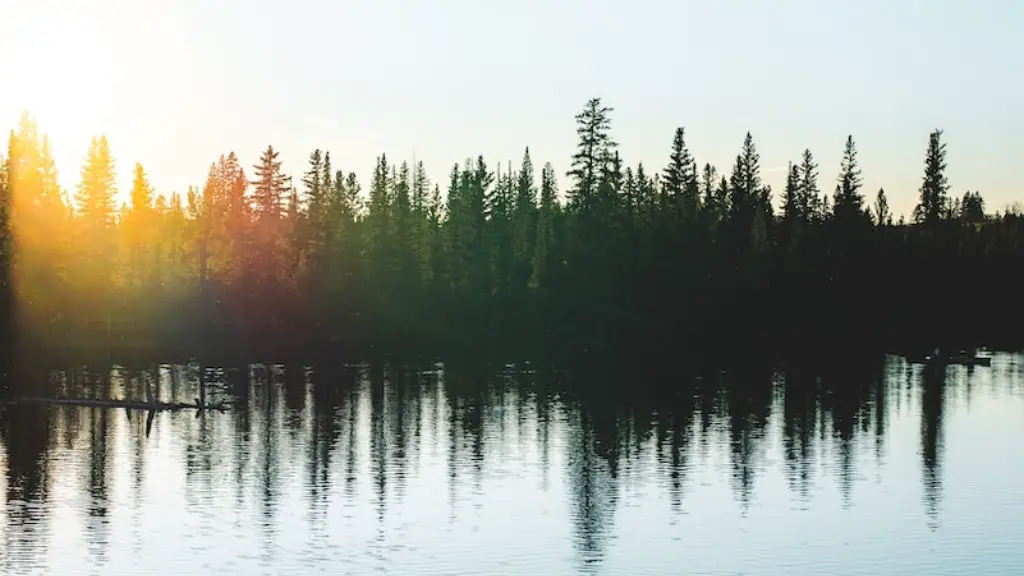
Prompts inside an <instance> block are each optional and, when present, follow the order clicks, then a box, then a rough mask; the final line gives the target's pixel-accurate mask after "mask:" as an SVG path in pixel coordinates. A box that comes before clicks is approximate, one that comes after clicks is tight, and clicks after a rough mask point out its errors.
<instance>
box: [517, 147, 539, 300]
mask: <svg viewBox="0 0 1024 576" xmlns="http://www.w3.org/2000/svg"><path fill="white" fill-rule="evenodd" d="M514 210H515V216H514V218H513V226H514V228H515V232H514V235H515V238H514V252H515V259H516V268H517V272H516V274H517V277H516V284H517V286H525V285H526V283H527V281H528V280H529V277H530V273H531V267H532V260H533V256H534V247H533V245H534V242H535V241H536V240H537V231H536V224H537V223H536V219H537V214H536V213H537V190H536V187H535V184H534V175H533V161H532V160H531V159H530V149H529V148H527V149H526V150H525V151H524V152H523V162H522V166H520V168H519V172H518V173H517V174H516V198H515V208H514Z"/></svg>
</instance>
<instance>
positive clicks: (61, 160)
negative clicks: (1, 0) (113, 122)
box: [0, 0, 121, 189]
mask: <svg viewBox="0 0 1024 576" xmlns="http://www.w3.org/2000/svg"><path fill="white" fill-rule="evenodd" d="M7 4H8V6H9V8H4V11H5V12H8V14H6V15H5V16H6V17H9V18H10V21H9V22H8V23H7V25H5V28H6V29H7V30H6V31H5V32H6V36H7V38H5V39H4V40H3V41H2V42H3V43H5V44H7V46H6V48H7V50H6V53H8V54H16V55H17V57H16V58H13V59H11V60H9V61H7V63H6V64H5V66H6V67H7V70H6V71H5V78H4V81H5V86H4V94H3V95H2V96H0V110H2V112H3V117H4V118H5V119H6V120H7V122H9V123H10V125H14V124H15V123H16V122H17V120H18V117H19V116H20V115H21V113H22V111H28V112H29V113H30V114H31V115H32V117H33V118H34V119H35V120H36V122H37V123H38V125H39V128H40V130H42V131H43V132H45V133H46V134H47V136H48V137H49V140H50V145H51V148H52V152H53V155H54V158H55V160H56V161H57V164H58V167H59V169H60V170H61V185H62V186H63V187H65V188H69V189H70V188H72V187H73V186H74V183H75V182H77V180H78V174H77V169H78V167H79V166H80V165H81V158H82V157H83V156H84V154H85V152H86V150H87V149H88V145H89V139H90V138H91V137H92V136H94V135H96V134H100V133H102V132H103V131H104V125H108V126H109V120H110V116H111V112H112V110H111V109H112V105H111V102H112V98H111V96H112V94H113V93H114V92H115V91H116V90H119V89H120V88H121V87H119V86H118V85H117V84H116V82H114V80H115V75H114V73H113V71H112V70H111V66H110V61H111V48H112V39H111V38H110V36H109V35H108V34H106V33H105V28H106V26H102V25H100V22H98V20H99V18H98V16H99V15H97V14H95V13H94V12H92V11H91V10H90V4H91V3H80V2H75V1H73V0H63V1H61V0H57V1H54V0H51V1H44V0H37V1H22V2H17V3H7Z"/></svg>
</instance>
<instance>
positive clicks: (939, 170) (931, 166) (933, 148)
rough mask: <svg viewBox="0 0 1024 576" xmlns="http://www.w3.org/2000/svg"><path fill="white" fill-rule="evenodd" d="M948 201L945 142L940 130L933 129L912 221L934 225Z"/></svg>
mask: <svg viewBox="0 0 1024 576" xmlns="http://www.w3.org/2000/svg"><path fill="white" fill-rule="evenodd" d="M948 201H949V181H948V180H947V179H946V144H945V143H944V142H943V141H942V130H935V131H933V132H932V133H931V135H929V137H928V151H927V153H926V155H925V161H924V181H923V182H922V184H921V197H920V201H919V202H918V204H917V207H916V208H915V209H914V221H915V222H918V223H920V224H925V225H928V226H934V225H935V224H937V223H938V222H940V221H941V220H942V219H943V216H944V211H945V208H946V203H947V202H948Z"/></svg>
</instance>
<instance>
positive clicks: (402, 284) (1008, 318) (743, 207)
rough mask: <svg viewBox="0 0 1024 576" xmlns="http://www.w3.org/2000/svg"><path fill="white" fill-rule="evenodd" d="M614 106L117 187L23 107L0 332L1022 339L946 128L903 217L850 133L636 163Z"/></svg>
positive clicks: (656, 355) (818, 346)
mask: <svg viewBox="0 0 1024 576" xmlns="http://www.w3.org/2000/svg"><path fill="white" fill-rule="evenodd" d="M613 112H614V110H613V109H612V108H611V107H610V106H608V105H606V104H605V103H603V102H602V100H601V99H599V98H594V99H591V100H589V101H587V102H586V103H585V105H584V106H583V108H582V110H581V111H580V112H579V114H577V115H576V117H575V126H576V133H577V136H578V146H577V149H576V150H575V152H574V153H573V155H572V157H571V159H570V163H569V164H568V167H569V169H568V170H567V171H565V172H557V171H556V170H555V168H554V167H553V166H552V164H550V163H545V164H543V165H541V164H539V163H538V164H535V163H534V161H533V159H532V158H531V156H530V151H529V149H528V148H527V149H526V150H525V151H524V153H523V158H522V160H521V162H520V163H519V165H518V166H512V165H501V164H495V163H492V162H489V161H488V160H485V159H484V158H483V157H477V158H471V159H467V160H465V161H464V162H461V163H456V164H454V165H453V166H452V167H451V170H450V174H449V176H448V178H447V181H443V182H431V181H430V180H429V179H428V177H427V171H426V168H425V167H424V166H423V164H422V163H417V164H415V165H409V164H407V163H404V162H403V163H400V164H397V165H396V164H395V163H393V162H391V161H389V159H388V158H387V156H385V155H383V154H382V155H380V156H379V157H378V159H377V163H376V167H375V169H374V170H373V173H372V174H371V175H370V178H369V180H368V185H367V186H366V188H365V189H364V187H363V185H361V184H360V178H359V177H357V175H356V174H354V173H351V172H348V173H346V172H345V171H343V170H341V169H338V168H337V166H339V165H341V162H338V159H336V158H332V157H331V155H330V153H329V152H328V151H325V150H314V151H313V152H312V153H310V154H309V158H308V165H307V166H306V167H305V168H304V169H303V171H302V173H301V174H294V175H288V174H285V173H284V171H283V170H282V166H281V162H280V161H279V159H278V152H277V151H276V150H275V149H274V148H273V147H271V146H268V147H267V148H266V149H265V151H264V152H263V154H262V155H261V157H260V158H259V160H258V162H257V163H256V164H255V165H254V166H252V167H246V166H243V164H242V162H241V161H240V160H239V158H238V157H237V156H236V155H235V153H233V152H229V153H226V154H225V155H223V156H221V157H220V158H218V159H216V161H214V162H213V163H212V164H211V165H210V168H209V173H208V174H207V176H206V180H205V183H204V184H203V185H202V186H199V187H192V188H189V189H188V190H187V191H185V192H184V193H177V192H175V193H170V194H162V193H157V192H156V191H155V190H154V189H153V186H152V185H151V184H150V183H149V181H148V179H147V175H146V171H145V169H144V167H143V166H142V165H136V166H135V169H134V179H133V182H132V185H131V190H130V192H129V194H128V195H127V201H126V202H124V203H123V204H122V205H118V203H117V201H116V198H118V193H117V192H118V191H117V186H116V183H115V177H114V174H115V171H114V166H115V164H114V158H113V157H112V153H111V149H110V144H109V143H108V141H107V139H106V138H105V137H102V136H101V137H97V138H94V139H93V140H92V142H91V144H90V146H89V149H88V153H87V154H86V157H85V160H84V162H83V166H82V168H81V178H80V180H81V182H80V184H79V185H78V186H77V188H76V189H75V190H74V191H73V192H71V193H69V192H67V191H66V190H65V189H63V188H62V187H61V185H60V183H59V182H58V179H57V173H56V167H55V164H54V161H53V159H52V157H51V154H50V149H49V144H48V142H47V137H46V136H45V135H44V134H42V133H41V132H40V130H39V128H38V127H37V126H36V125H35V123H34V121H33V120H32V119H31V117H30V116H29V115H28V114H26V115H24V116H23V117H22V119H21V121H20V123H19V125H18V126H17V127H16V128H15V129H14V130H12V131H11V133H10V138H9V141H8V146H7V151H6V154H4V155H3V157H2V162H0V259H2V266H0V270H2V272H0V274H2V276H0V286H2V287H0V306H2V308H0V316H2V317H3V319H4V323H3V326H2V328H0V331H2V333H3V337H4V342H6V343H7V346H5V349H6V350H7V353H9V354H13V353H14V352H12V350H43V351H46V352H47V353H48V354H54V355H64V354H72V355H73V354H75V353H77V352H76V351H80V350H82V349H86V348H88V349H90V350H92V349H95V348H97V347H99V348H102V349H104V350H107V351H108V352H109V351H111V350H113V351H114V353H116V354H144V355H148V356H150V357H153V358H158V359H160V361H170V359H171V358H179V357H190V356H200V355H201V356H203V357H206V358H221V357H235V358H239V357H244V358H250V359H253V361H257V360H256V359H259V360H274V361H277V360H283V359H290V360H291V359H321V360H334V359H340V360H344V361H361V360H368V359H379V358H388V357H408V358H417V359H431V360H436V359H443V358H459V357H466V358H474V357H487V358H492V359H494V360H500V361H503V362H508V361H522V360H530V361H535V362H553V363H563V362H564V363H571V362H585V363H586V362H598V361H609V360H610V361H615V362H618V361H625V360H626V359H628V360H647V361H652V360H659V359H667V361H670V362H678V361H682V360H684V359H690V360H694V361H696V360H708V359H715V358H720V359H722V358H729V357H733V356H736V355H741V356H743V357H748V356H750V355H754V356H760V357H767V356H777V355H808V354H824V355H833V354H843V353H846V352H848V351H851V350H864V351H868V350H869V351H872V352H879V351H895V350H905V349H909V348H924V347H927V348H931V347H934V346H977V345H988V346H1009V345H1014V344H1016V342H1014V337H1015V332H1016V329H1015V327H1016V326H1017V325H1019V324H1020V322H1021V321H1022V320H1024V313H1022V311H1021V307H1020V306H1019V302H1018V301H1019V295H1020V294H1021V293H1022V288H1024V277H1022V276H1021V275H1020V274H1017V271H1018V269H1019V266H1020V264H1021V263H1022V255H1024V249H1022V246H1021V241H1022V239H1024V229H1022V226H1021V223H1022V212H1021V210H1019V209H1014V208H1007V209H1005V210H1003V211H1001V212H1000V211H987V210H986V206H985V203H984V200H983V198H982V196H981V195H980V193H978V192H964V193H963V194H962V195H961V194H959V193H955V192H953V191H952V190H951V189H950V186H949V184H948V181H947V178H946V176H945V171H946V168H947V159H946V145H945V143H944V141H943V133H942V131H941V130H936V131H934V132H932V133H931V134H930V135H928V138H927V146H926V148H925V146H924V144H925V141H924V140H922V148H923V150H922V151H923V152H924V162H923V173H922V180H921V185H920V189H919V202H918V204H917V206H916V208H915V209H914V211H913V213H912V214H911V215H909V217H908V218H906V219H904V218H903V217H900V218H898V219H894V216H893V214H892V213H891V211H890V209H889V206H888V202H887V200H886V193H885V191H884V190H878V191H877V192H874V191H867V190H864V189H863V183H862V177H861V171H860V168H859V166H858V160H857V148H856V145H855V142H854V139H853V137H852V136H851V137H849V138H847V140H846V143H845V147H844V150H843V159H842V163H841V168H840V172H839V174H837V175H835V176H834V177H833V176H831V175H821V174H819V169H818V165H817V163H816V161H815V158H814V156H813V154H812V153H811V151H810V150H807V151H805V152H804V153H803V154H802V156H801V157H800V158H795V159H794V160H793V162H791V164H790V166H789V168H788V175H787V178H786V183H785V187H784V189H782V190H778V191H773V190H772V189H771V188H770V187H769V186H767V185H766V184H765V183H764V182H763V181H762V178H761V174H760V172H761V169H760V161H759V155H758V152H757V148H756V146H755V143H754V139H753V137H752V136H751V134H749V133H748V134H747V135H746V137H745V138H744V139H743V141H742V145H741V146H740V148H739V152H738V154H737V156H736V159H735V163H734V164H733V165H732V166H730V167H716V166H712V165H711V164H707V163H705V164H703V165H702V164H700V163H699V162H698V161H697V160H696V159H695V158H694V157H693V155H692V154H691V153H690V151H689V148H688V146H687V142H686V132H685V130H684V128H681V127H680V128H676V129H675V131H674V134H672V133H671V131H666V144H669V143H670V146H666V158H667V162H666V166H665V167H664V168H656V167H648V166H644V165H642V164H637V165H635V166H631V165H629V164H628V163H627V162H626V161H625V160H624V159H623V158H622V157H621V156H620V154H619V151H618V146H617V143H616V141H615V138H614V135H613V132H612V113H613ZM670 136H671V138H670ZM538 168H539V169H538ZM538 172H539V174H538ZM833 182H834V189H833V187H832V183H833Z"/></svg>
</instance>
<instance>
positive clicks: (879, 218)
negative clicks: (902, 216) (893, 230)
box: [875, 188, 892, 226]
mask: <svg viewBox="0 0 1024 576" xmlns="http://www.w3.org/2000/svg"><path fill="white" fill-rule="evenodd" d="M875 225H877V226H891V225H892V212H891V211H890V210H889V199H888V198H886V196H885V188H879V189H878V195H877V196H875Z"/></svg>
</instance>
